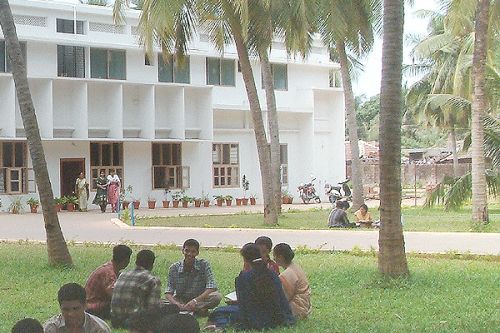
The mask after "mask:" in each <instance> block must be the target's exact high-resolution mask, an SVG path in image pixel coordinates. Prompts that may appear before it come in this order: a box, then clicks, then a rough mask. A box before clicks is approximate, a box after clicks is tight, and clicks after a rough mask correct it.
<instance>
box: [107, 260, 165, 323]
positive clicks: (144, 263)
mask: <svg viewBox="0 0 500 333" xmlns="http://www.w3.org/2000/svg"><path fill="white" fill-rule="evenodd" d="M153 263H154V253H153V252H152V251H149V250H142V251H140V252H139V253H138V254H137V259H136V265H137V267H136V268H135V269H134V270H131V271H127V272H123V273H122V274H120V276H119V277H118V279H117V280H116V284H115V288H114V290H113V296H112V298H111V323H112V325H113V327H115V328H120V327H124V326H125V321H126V320H127V319H128V318H129V317H130V316H131V315H132V314H134V313H137V312H142V311H145V310H146V309H147V308H148V307H150V306H153V305H156V304H158V303H159V302H160V280H159V279H158V278H157V277H155V276H154V275H153V274H151V272H150V270H151V269H152V268H153Z"/></svg>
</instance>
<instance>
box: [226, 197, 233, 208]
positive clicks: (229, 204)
mask: <svg viewBox="0 0 500 333" xmlns="http://www.w3.org/2000/svg"><path fill="white" fill-rule="evenodd" d="M232 203H233V200H228V199H226V206H228V207H229V206H231V204H232Z"/></svg>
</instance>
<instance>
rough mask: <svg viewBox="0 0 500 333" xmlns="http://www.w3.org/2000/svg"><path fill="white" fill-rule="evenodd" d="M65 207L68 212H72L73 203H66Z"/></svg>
mask: <svg viewBox="0 0 500 333" xmlns="http://www.w3.org/2000/svg"><path fill="white" fill-rule="evenodd" d="M66 209H67V210H68V212H74V211H75V204H72V203H69V204H66Z"/></svg>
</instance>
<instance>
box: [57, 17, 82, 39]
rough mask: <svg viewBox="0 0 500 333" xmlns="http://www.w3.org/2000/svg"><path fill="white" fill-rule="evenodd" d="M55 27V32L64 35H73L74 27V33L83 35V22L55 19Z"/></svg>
mask: <svg viewBox="0 0 500 333" xmlns="http://www.w3.org/2000/svg"><path fill="white" fill-rule="evenodd" d="M56 26H57V27H56V31H57V32H61V33H64V34H74V33H75V26H76V33H77V34H79V35H83V21H79V20H77V21H74V20H65V19H56Z"/></svg>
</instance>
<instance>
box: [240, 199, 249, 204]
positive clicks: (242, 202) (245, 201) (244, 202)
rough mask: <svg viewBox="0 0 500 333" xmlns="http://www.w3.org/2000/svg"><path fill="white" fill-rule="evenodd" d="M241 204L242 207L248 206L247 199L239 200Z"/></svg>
mask: <svg viewBox="0 0 500 333" xmlns="http://www.w3.org/2000/svg"><path fill="white" fill-rule="evenodd" d="M241 204H242V205H243V206H246V205H248V198H242V199H241Z"/></svg>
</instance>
